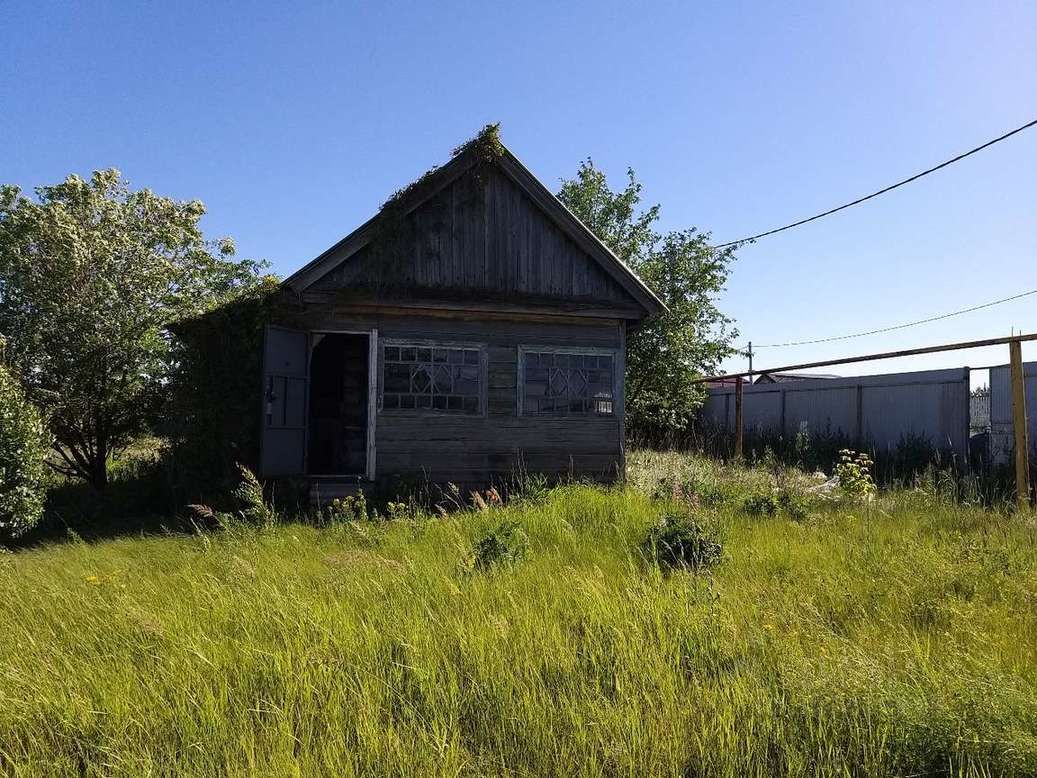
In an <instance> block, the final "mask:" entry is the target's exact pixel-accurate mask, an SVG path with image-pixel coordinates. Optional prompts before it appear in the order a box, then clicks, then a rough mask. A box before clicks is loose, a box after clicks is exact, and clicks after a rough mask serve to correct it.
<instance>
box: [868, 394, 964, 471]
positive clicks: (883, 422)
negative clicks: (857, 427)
mask: <svg viewBox="0 0 1037 778" xmlns="http://www.w3.org/2000/svg"><path fill="white" fill-rule="evenodd" d="M861 403H862V407H863V410H862V414H861V416H862V418H863V419H865V422H864V426H865V429H864V438H865V439H866V440H870V441H874V442H875V443H876V444H878V445H880V446H882V447H884V448H886V449H888V450H892V449H895V448H896V447H897V444H899V443H900V441H901V439H906V438H908V437H911V436H914V437H920V438H925V439H927V440H928V441H929V442H930V443H932V444H933V445H934V446H935V447H936V448H937V449H939V450H941V451H953V452H955V453H956V454H960V455H962V456H964V454H965V452H967V451H968V441H969V385H968V382H967V380H965V381H954V382H947V383H925V384H904V385H901V386H884V387H865V388H863V389H862V393H861Z"/></svg>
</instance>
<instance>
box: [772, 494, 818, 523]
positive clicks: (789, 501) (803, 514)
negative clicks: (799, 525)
mask: <svg viewBox="0 0 1037 778" xmlns="http://www.w3.org/2000/svg"><path fill="white" fill-rule="evenodd" d="M778 507H779V508H781V510H782V512H783V513H784V514H785V515H786V516H788V517H789V518H790V519H792V520H793V521H803V520H804V519H806V518H807V516H808V515H810V503H809V501H808V500H807V497H806V495H804V494H803V493H802V492H800V491H799V490H798V489H794V488H792V487H791V486H783V487H781V488H780V489H779V490H778Z"/></svg>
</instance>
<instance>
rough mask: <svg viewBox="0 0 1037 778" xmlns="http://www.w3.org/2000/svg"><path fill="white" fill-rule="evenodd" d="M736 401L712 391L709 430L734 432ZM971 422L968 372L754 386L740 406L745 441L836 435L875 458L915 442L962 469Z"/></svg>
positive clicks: (706, 417)
mask: <svg viewBox="0 0 1037 778" xmlns="http://www.w3.org/2000/svg"><path fill="white" fill-rule="evenodd" d="M1034 374H1035V376H1037V370H1035V371H1034ZM1034 387H1035V389H1037V382H1035V384H1034ZM734 393H735V390H734V387H723V388H718V389H710V390H709V399H708V400H707V401H706V403H705V405H704V406H703V408H702V419H703V421H704V422H705V423H706V424H707V425H711V426H713V427H717V428H721V429H726V430H732V429H733V428H734V418H735V397H734ZM1009 407H1010V406H1009ZM1031 407H1037V406H1031ZM969 415H970V414H969V369H968V368H954V369H952V370H925V371H921V372H914V373H893V374H889V375H876V376H860V377H857V378H838V379H830V380H824V381H790V382H788V383H774V384H753V385H752V386H745V387H744V389H743V398H742V418H743V424H744V429H745V431H746V432H747V433H753V432H755V433H759V434H766V433H769V434H774V433H780V434H781V435H782V436H783V437H786V438H788V437H792V436H795V435H797V434H798V433H800V432H807V433H808V434H839V435H844V436H846V437H848V438H849V439H851V440H853V441H857V442H861V443H866V444H867V445H868V446H869V447H871V448H873V449H874V450H877V451H883V450H890V451H891V450H894V449H896V448H897V446H898V444H899V443H900V442H901V440H903V439H904V438H906V437H907V436H912V435H914V436H919V437H922V438H925V439H927V440H928V441H929V442H930V443H931V444H932V445H933V446H934V447H935V448H937V449H939V450H941V451H948V452H953V453H954V454H955V455H956V456H959V457H961V458H962V460H963V461H964V459H966V458H967V456H968V448H969ZM1010 422H1011V415H1009V423H1010Z"/></svg>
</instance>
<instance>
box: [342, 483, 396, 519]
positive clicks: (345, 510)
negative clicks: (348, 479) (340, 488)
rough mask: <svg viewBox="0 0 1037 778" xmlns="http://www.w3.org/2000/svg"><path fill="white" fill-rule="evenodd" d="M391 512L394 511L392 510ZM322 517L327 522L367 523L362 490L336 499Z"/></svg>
mask: <svg viewBox="0 0 1037 778" xmlns="http://www.w3.org/2000/svg"><path fill="white" fill-rule="evenodd" d="M389 505H390V506H396V505H397V503H393V502H390V503H389ZM393 510H396V509H395V508H393ZM324 515H325V516H326V518H327V519H328V521H367V519H368V518H369V517H370V515H369V513H368V510H367V497H366V496H365V495H364V492H363V491H362V490H361V491H359V492H358V493H357V494H347V495H346V496H345V497H341V498H340V497H336V498H335V499H334V500H332V501H331V502H330V503H329V504H328V506H327V507H326V508H325V509H324ZM391 515H392V514H391V513H390V516H391Z"/></svg>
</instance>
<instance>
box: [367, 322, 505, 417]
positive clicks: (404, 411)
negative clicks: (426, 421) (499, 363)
mask: <svg viewBox="0 0 1037 778" xmlns="http://www.w3.org/2000/svg"><path fill="white" fill-rule="evenodd" d="M486 345H487V344H486V343H478V342H473V341H461V340H434V339H431V338H384V337H383V338H379V339H378V413H379V414H380V415H383V416H400V417H403V418H411V419H414V418H423V417H427V416H439V417H447V418H451V419H485V418H486V384H487V378H488V376H487V374H488V370H487V361H486ZM387 346H399V347H402V348H407V347H413V348H462V349H468V350H470V351H471V350H475V351H478V352H479V412H478V413H459V412H458V411H443V410H439V409H437V408H385V407H383V403H382V400H383V397H384V395H385V348H386V347H387Z"/></svg>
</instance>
